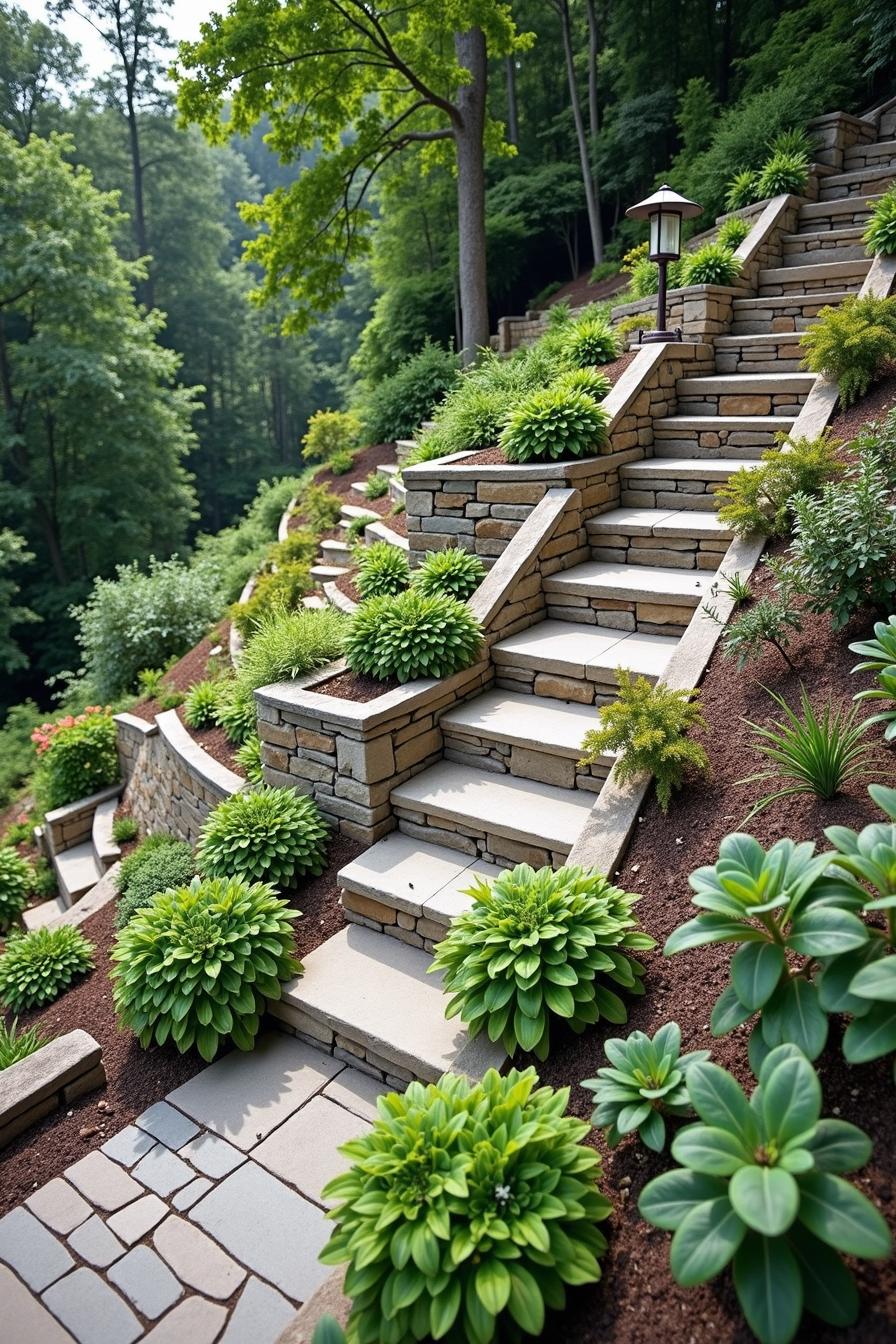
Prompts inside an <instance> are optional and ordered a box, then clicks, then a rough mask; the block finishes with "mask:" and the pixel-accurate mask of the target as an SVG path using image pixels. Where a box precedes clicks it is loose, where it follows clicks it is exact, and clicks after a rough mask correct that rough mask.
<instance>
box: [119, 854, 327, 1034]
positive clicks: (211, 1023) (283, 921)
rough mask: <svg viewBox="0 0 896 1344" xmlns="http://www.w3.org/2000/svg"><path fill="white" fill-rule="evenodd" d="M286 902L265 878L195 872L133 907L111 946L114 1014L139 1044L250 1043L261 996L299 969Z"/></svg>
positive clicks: (275, 995)
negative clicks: (254, 879)
mask: <svg viewBox="0 0 896 1344" xmlns="http://www.w3.org/2000/svg"><path fill="white" fill-rule="evenodd" d="M298 914H299V911H298V910H290V909H289V907H288V906H287V903H286V901H284V900H281V899H280V898H279V897H278V896H277V894H276V892H275V891H274V889H273V888H272V887H270V886H268V884H267V883H265V882H247V881H244V880H243V879H242V878H238V877H228V878H224V877H220V878H212V879H211V880H209V881H205V882H203V881H201V880H200V879H199V878H198V877H197V878H194V879H193V881H192V882H191V883H190V885H189V886H187V887H178V888H176V889H175V890H173V891H165V892H161V893H160V894H159V895H158V896H157V897H156V898H155V899H154V900H153V901H152V903H151V904H150V905H147V906H144V908H143V909H142V910H138V911H137V913H136V914H135V915H134V917H133V918H132V919H131V920H130V922H129V923H128V925H127V927H126V928H124V929H122V931H121V933H119V935H118V938H117V940H116V942H115V946H114V948H113V950H112V954H111V959H112V962H113V964H114V969H113V972H112V981H113V997H114V1000H115V1007H116V1010H117V1011H118V1014H119V1016H120V1018H121V1020H122V1022H123V1023H124V1024H125V1026H128V1027H130V1028H131V1030H132V1031H133V1032H134V1033H135V1034H136V1036H137V1037H138V1039H139V1041H140V1044H141V1045H143V1046H147V1045H149V1044H150V1042H151V1041H153V1040H155V1041H156V1043H157V1044H158V1045H164V1044H165V1042H166V1041H167V1040H169V1039H171V1040H172V1041H173V1042H174V1044H175V1045H176V1046H177V1048H178V1050H180V1051H181V1053H183V1052H184V1051H186V1050H189V1049H190V1047H191V1046H193V1045H195V1046H196V1048H197V1050H198V1051H199V1053H200V1055H201V1056H202V1058H203V1059H206V1060H211V1059H213V1058H214V1056H215V1054H216V1052H217V1050H218V1047H219V1045H220V1044H221V1041H222V1040H225V1039H227V1038H229V1039H230V1040H232V1041H233V1043H234V1045H236V1046H237V1047H238V1048H239V1049H240V1050H251V1049H252V1046H253V1043H254V1041H255V1037H256V1035H257V1034H258V1029H259V1026H260V1023H261V1015H262V1013H263V1012H264V1005H265V1001H266V1000H267V999H279V998H280V994H281V986H282V984H283V982H284V981H286V980H289V979H291V978H292V977H293V976H294V975H297V974H298V973H299V971H300V970H301V969H302V968H301V965H300V963H299V962H298V961H297V960H296V959H295V957H294V956H293V951H292V948H293V931H292V924H291V921H292V920H294V919H296V918H297V917H298Z"/></svg>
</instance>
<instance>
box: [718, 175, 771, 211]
mask: <svg viewBox="0 0 896 1344" xmlns="http://www.w3.org/2000/svg"><path fill="white" fill-rule="evenodd" d="M758 182H759V175H758V174H757V173H754V172H753V170H752V169H749V168H748V169H745V170H744V171H743V172H740V173H735V174H734V177H732V179H731V181H730V182H729V183H728V191H727V193H726V195H725V209H726V210H743V209H744V207H745V206H748V205H752V204H753V202H754V201H761V200H762V197H761V196H760V195H759V191H758Z"/></svg>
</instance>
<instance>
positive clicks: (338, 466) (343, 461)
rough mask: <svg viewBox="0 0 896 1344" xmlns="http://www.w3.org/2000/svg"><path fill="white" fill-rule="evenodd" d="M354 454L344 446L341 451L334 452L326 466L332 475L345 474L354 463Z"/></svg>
mask: <svg viewBox="0 0 896 1344" xmlns="http://www.w3.org/2000/svg"><path fill="white" fill-rule="evenodd" d="M355 456H356V455H355V453H353V452H351V451H350V450H349V449H347V448H346V449H344V450H343V451H342V452H341V453H334V454H333V456H332V457H331V458H330V460H329V462H328V463H327V466H328V467H329V469H330V471H332V473H333V475H334V476H346V475H347V474H348V473H349V472H350V471H351V469H352V467H353V466H354V465H355Z"/></svg>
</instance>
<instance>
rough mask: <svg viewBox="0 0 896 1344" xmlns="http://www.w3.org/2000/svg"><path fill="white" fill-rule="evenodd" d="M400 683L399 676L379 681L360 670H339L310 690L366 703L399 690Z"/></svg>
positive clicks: (316, 693)
mask: <svg viewBox="0 0 896 1344" xmlns="http://www.w3.org/2000/svg"><path fill="white" fill-rule="evenodd" d="M400 685H401V682H400V681H399V680H398V678H397V677H387V679H386V680H385V681H377V680H376V678H375V677H365V676H363V675H362V674H361V673H359V672H337V674H336V676H335V677H328V678H327V680H326V681H318V682H316V683H315V684H314V686H311V687H309V690H312V691H314V693H315V695H334V696H336V697H337V699H339V700H355V701H356V702H357V703H358V704H366V703H367V702H368V700H375V699H376V698H377V696H378V695H385V694H386V692H387V691H395V690H397V689H398V687H399V686H400Z"/></svg>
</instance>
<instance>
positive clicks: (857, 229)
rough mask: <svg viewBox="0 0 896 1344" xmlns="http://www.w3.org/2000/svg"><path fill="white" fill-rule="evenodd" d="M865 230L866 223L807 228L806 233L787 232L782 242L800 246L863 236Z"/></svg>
mask: <svg viewBox="0 0 896 1344" xmlns="http://www.w3.org/2000/svg"><path fill="white" fill-rule="evenodd" d="M864 232H865V225H864V224H844V225H843V227H842V228H839V229H814V230H813V229H807V230H806V232H805V233H785V234H783V235H782V237H781V242H782V243H783V244H784V246H785V247H798V246H799V244H800V243H814V242H819V243H826V242H827V241H828V240H829V239H831V238H861V237H862V234H863V233H864Z"/></svg>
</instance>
